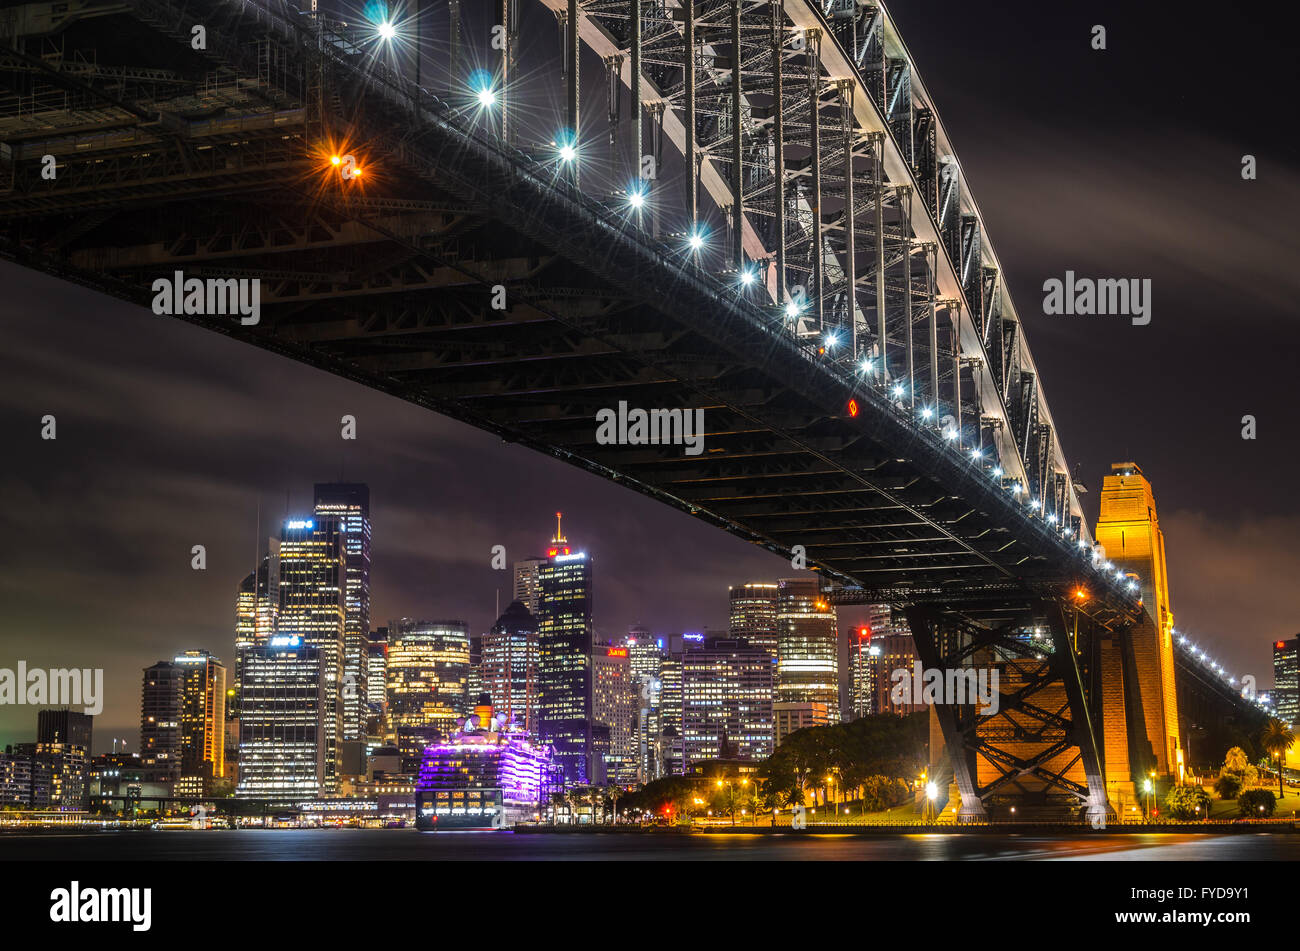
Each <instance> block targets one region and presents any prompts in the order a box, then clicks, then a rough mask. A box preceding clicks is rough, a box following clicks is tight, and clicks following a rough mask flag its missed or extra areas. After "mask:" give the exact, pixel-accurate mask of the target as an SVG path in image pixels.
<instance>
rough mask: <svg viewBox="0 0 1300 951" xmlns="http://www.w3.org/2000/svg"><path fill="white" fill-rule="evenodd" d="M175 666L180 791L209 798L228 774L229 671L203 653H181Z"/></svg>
mask: <svg viewBox="0 0 1300 951" xmlns="http://www.w3.org/2000/svg"><path fill="white" fill-rule="evenodd" d="M172 663H173V664H174V665H175V666H176V667H177V669H179V670H180V672H181V735H180V757H181V774H180V784H179V785H178V787H177V792H178V794H180V795H184V794H186V793H190V792H192V793H193V794H195V795H208V794H210V793H211V792H212V781H213V780H214V779H221V778H223V777H224V776H225V775H226V668H225V665H223V664H222V663H221V661H219V660H217V658H215V657H213V656H212V655H211V654H209V653H208V652H207V651H200V650H192V651H185V652H184V653H181V654H178V655H176V657H174V658H173V659H172ZM182 786H183V787H184V788H182Z"/></svg>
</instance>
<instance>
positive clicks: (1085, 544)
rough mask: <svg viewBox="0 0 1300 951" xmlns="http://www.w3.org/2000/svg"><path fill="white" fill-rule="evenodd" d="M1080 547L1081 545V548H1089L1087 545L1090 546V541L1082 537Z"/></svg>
mask: <svg viewBox="0 0 1300 951" xmlns="http://www.w3.org/2000/svg"><path fill="white" fill-rule="evenodd" d="M1079 547H1080V548H1087V547H1088V543H1087V542H1086V541H1084V540H1083V539H1082V538H1080V539H1079Z"/></svg>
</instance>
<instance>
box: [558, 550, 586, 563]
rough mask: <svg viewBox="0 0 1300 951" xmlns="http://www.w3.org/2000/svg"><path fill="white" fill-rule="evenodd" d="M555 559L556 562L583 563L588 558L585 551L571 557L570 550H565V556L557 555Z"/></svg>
mask: <svg viewBox="0 0 1300 951" xmlns="http://www.w3.org/2000/svg"><path fill="white" fill-rule="evenodd" d="M553 557H554V558H555V560H556V561H582V560H583V559H585V558H586V557H587V553H586V552H585V551H580V552H578V553H576V554H573V555H570V554H569V549H567V548H566V549H564V554H563V555H555V556H553Z"/></svg>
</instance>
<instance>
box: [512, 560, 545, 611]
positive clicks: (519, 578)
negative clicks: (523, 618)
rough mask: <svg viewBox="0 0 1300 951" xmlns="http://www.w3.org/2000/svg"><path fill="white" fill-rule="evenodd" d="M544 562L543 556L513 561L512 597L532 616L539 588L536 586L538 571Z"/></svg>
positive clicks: (535, 608)
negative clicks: (513, 589)
mask: <svg viewBox="0 0 1300 951" xmlns="http://www.w3.org/2000/svg"><path fill="white" fill-rule="evenodd" d="M544 564H546V559H545V558H525V559H523V560H522V561H516V562H515V591H514V599H515V600H516V601H518V602H519V603H520V604H522V605H523V606H524V607H526V608H527V609H528V613H529V614H531V615H533V617H536V616H537V603H538V602H537V596H538V594H539V592H540V590H541V589H540V588H539V587H538V584H539V582H538V573H539V572H540V571H541V569H542V565H544Z"/></svg>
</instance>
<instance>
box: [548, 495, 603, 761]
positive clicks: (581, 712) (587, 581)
mask: <svg viewBox="0 0 1300 951" xmlns="http://www.w3.org/2000/svg"><path fill="white" fill-rule="evenodd" d="M591 577H592V563H591V559H590V558H589V557H588V556H587V554H586V552H580V551H579V552H575V551H573V550H571V549H570V548H569V545H568V543H567V540H566V539H565V537H564V534H563V532H562V531H561V528H560V513H558V512H557V513H556V515H555V537H554V538H553V539H551V546H550V548H549V549H547V553H546V564H544V565H541V566H540V567H539V568H538V570H537V583H538V595H537V611H536V617H537V635H538V645H539V649H540V653H541V664H540V666H541V696H540V701H541V703H540V708H539V720H540V723H539V731H540V733H541V740H542V742H543V743H549V744H550V745H551V746H553V747H554V748H555V762H556V764H557V765H558V766H559V767H560V769H561V770H562V771H563V774H564V779H565V782H566V783H567V784H570V785H586V784H587V783H590V782H594V781H595V780H594V769H593V765H594V764H593V760H592V756H593V751H592V677H591V653H592V628H591V606H592V588H591Z"/></svg>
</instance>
